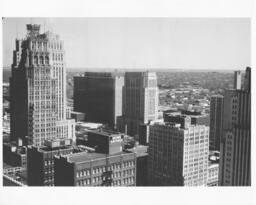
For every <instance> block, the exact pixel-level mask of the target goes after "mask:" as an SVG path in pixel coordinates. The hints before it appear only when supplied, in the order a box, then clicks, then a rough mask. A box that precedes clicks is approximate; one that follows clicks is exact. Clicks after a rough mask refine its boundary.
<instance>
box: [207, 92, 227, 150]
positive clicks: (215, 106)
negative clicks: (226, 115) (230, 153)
mask: <svg viewBox="0 0 256 205" xmlns="http://www.w3.org/2000/svg"><path fill="white" fill-rule="evenodd" d="M223 107H224V98H223V96H222V95H213V96H211V105H210V150H220V139H221V132H222V123H223Z"/></svg>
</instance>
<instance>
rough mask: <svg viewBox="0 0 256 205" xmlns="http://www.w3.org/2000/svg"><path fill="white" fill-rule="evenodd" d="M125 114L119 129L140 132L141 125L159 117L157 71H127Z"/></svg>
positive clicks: (133, 133)
mask: <svg viewBox="0 0 256 205" xmlns="http://www.w3.org/2000/svg"><path fill="white" fill-rule="evenodd" d="M123 96H124V98H123V114H122V117H120V118H119V119H118V120H119V121H118V124H119V126H118V129H119V130H120V131H122V132H125V133H126V134H128V135H131V136H136V135H138V134H139V126H140V125H141V124H145V123H148V122H149V121H153V120H156V119H157V117H158V87H157V76H156V73H155V72H127V73H125V83H124V88H123Z"/></svg>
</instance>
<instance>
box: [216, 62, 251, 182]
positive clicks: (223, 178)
mask: <svg viewBox="0 0 256 205" xmlns="http://www.w3.org/2000/svg"><path fill="white" fill-rule="evenodd" d="M250 84H251V68H249V67H247V68H246V74H245V79H244V86H243V88H242V89H236V88H235V89H234V90H227V91H225V96H224V113H223V134H222V139H221V149H220V170H219V185H221V186H250V185H251V87H250Z"/></svg>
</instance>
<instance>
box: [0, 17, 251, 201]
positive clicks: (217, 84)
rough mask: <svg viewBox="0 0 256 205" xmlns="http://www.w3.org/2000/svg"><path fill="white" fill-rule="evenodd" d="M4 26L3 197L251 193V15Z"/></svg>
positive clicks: (5, 21)
mask: <svg viewBox="0 0 256 205" xmlns="http://www.w3.org/2000/svg"><path fill="white" fill-rule="evenodd" d="M1 23H2V82H1V83H2V123H1V124H2V140H1V141H2V142H1V143H2V144H1V149H2V162H1V164H2V165H1V166H2V168H1V169H2V172H0V173H2V177H1V178H2V188H1V189H2V190H3V191H4V190H5V189H7V190H8V189H12V188H13V189H14V188H15V187H16V188H17V189H16V188H15V190H19V189H21V190H23V189H29V190H31V191H32V190H33V192H34V191H36V190H37V189H38V193H37V194H40V191H39V188H40V187H41V188H42V187H44V190H45V191H47V190H48V191H47V192H48V193H49V192H52V191H54V190H55V189H56V190H58V189H59V188H62V189H64V190H66V191H65V192H61V193H63V194H62V195H63V197H64V195H65V194H66V193H68V192H69V191H67V189H68V190H69V189H70V188H72V187H74V188H75V190H77V191H79V193H81V194H82V195H84V197H86V194H88V193H89V191H92V187H98V188H97V189H96V190H95V192H96V193H94V196H95V199H96V198H97V197H99V198H101V197H100V195H101V194H100V193H101V191H102V192H104V190H108V188H107V187H113V188H112V189H111V190H109V191H111V192H113V193H112V194H114V192H115V190H118V188H119V187H123V188H122V190H123V191H124V192H126V193H127V194H128V192H130V194H128V195H127V196H123V197H122V198H119V200H120V199H122V200H128V201H129V200H132V198H133V196H132V193H133V192H132V191H136V190H137V189H139V190H141V189H142V190H144V189H145V190H147V189H157V190H158V191H160V192H161V190H163V191H164V190H165V192H166V195H169V196H170V197H171V196H172V194H173V193H172V190H175V191H177V190H178V191H179V190H181V189H182V190H183V189H184V190H185V191H186V190H187V191H189V190H190V189H191V190H194V188H195V187H197V189H198V190H202V191H204V190H206V191H207V190H208V191H211V190H214V191H215V192H219V190H222V189H224V190H225V189H226V188H228V189H231V188H232V190H233V189H235V190H238V189H239V187H244V189H245V190H249V191H248V194H249V193H251V190H252V189H251V188H252V186H253V175H252V173H253V170H254V169H253V160H254V158H255V157H253V154H252V153H255V151H253V149H254V146H252V140H251V137H252V136H253V134H252V132H251V124H252V123H251V119H252V114H251V105H252V103H251V101H252V100H251V90H252V89H254V88H253V86H252V80H251V79H252V71H253V69H254V68H253V66H254V64H253V63H252V61H253V59H252V52H253V48H252V27H253V21H252V19H251V18H250V17H218V18H217V17H118V16H117V17H100V16H99V17H97V16H96V17H95V16H93V17H75V16H74V17H65V16H61V17H50V16H49V17H36V16H32V15H31V16H25V17H22V16H20V17H18V16H2V22H1ZM253 93H255V91H253ZM252 125H253V124H252ZM254 171H255V170H254ZM18 187H19V188H18ZM47 187H48V188H47ZM100 187H101V188H100ZM104 187H105V188H104ZM114 187H115V188H114ZM132 187H133V188H132ZM182 187H183V188H182ZM166 188H167V189H166ZM199 188H200V189H199ZM94 189H95V188H94ZM40 190H41V189H40ZM51 190H52V191H51ZM75 190H73V189H72V192H75ZM168 190H169V191H168ZM182 190H181V191H182ZM9 191H10V190H9ZM87 191H88V193H87ZM1 192H2V191H1ZM10 192H11V191H10ZM59 192H60V190H58V194H60V193H59ZM215 192H212V197H214V196H213V194H214V193H215ZM231 192H232V191H231ZM2 193H3V192H2ZM31 193H32V192H31ZM42 193H43V192H42ZM151 193H152V192H151ZM199 193H200V191H198V193H197V194H199ZM202 193H203V192H202ZM229 194H230V193H229ZM0 195H2V194H0ZM26 195H27V194H26ZM28 195H29V193H28ZM44 195H45V194H44ZM79 195H80V194H79ZM137 195H138V194H137ZM174 195H175V194H174ZM249 195H250V194H249ZM10 196H11V195H10ZM216 196H217V195H216ZM222 196H223V195H222ZM24 197H25V196H24ZM141 197H146V195H141ZM180 197H182V194H181V195H180ZM0 198H1V196H0ZM137 198H138V196H137V197H136V199H137ZM176 198H177V197H176ZM55 200H57V201H58V199H55ZM62 200H63V199H62ZM162 200H163V199H162ZM183 200H184V199H183ZM253 200H254V202H256V199H255V197H254V198H253V197H252V195H250V198H248V199H247V203H246V204H250V203H253ZM169 202H170V203H171V201H169ZM169 202H168V201H164V204H166V203H167V204H169ZM187 202H189V200H188V201H187ZM206 202H207V201H206ZM248 202H249V203H248ZM0 203H1V200H0ZM21 203H22V202H21ZM71 203H72V202H71ZM88 203H91V201H88ZM102 203H103V202H101V204H102ZM131 203H135V202H134V201H133V202H131ZM140 203H141V202H140ZM147 203H148V202H147ZM173 203H174V204H175V201H174V202H173ZM4 204H5V203H4ZM22 204H23V203H22ZM150 204H151V203H150ZM182 204H183V203H182ZM206 204H207V203H206ZM212 204H220V203H217V202H216V203H212ZM226 204H227V203H226Z"/></svg>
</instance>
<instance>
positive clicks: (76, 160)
mask: <svg viewBox="0 0 256 205" xmlns="http://www.w3.org/2000/svg"><path fill="white" fill-rule="evenodd" d="M54 161H55V163H54V170H55V173H54V178H55V181H54V183H55V186H135V185H136V154H135V153H126V152H119V153H115V154H111V155H106V154H103V153H76V154H69V155H61V156H55V158H54Z"/></svg>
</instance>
